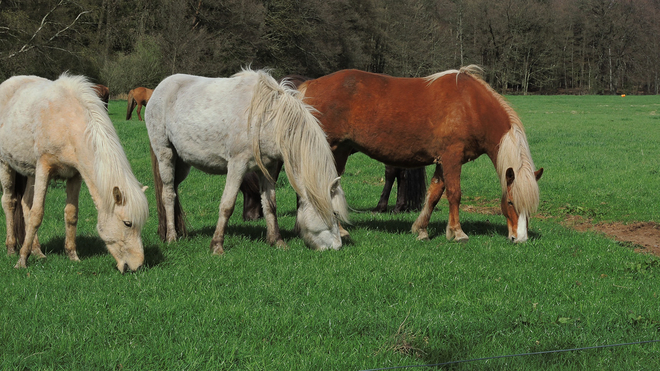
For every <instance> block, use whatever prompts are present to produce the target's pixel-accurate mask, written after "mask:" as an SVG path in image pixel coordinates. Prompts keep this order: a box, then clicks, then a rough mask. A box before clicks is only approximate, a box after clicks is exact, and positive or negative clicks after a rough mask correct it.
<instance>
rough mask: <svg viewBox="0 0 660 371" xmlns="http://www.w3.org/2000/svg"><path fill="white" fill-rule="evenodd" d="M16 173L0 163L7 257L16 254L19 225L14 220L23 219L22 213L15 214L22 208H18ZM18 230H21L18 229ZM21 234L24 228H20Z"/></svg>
mask: <svg viewBox="0 0 660 371" xmlns="http://www.w3.org/2000/svg"><path fill="white" fill-rule="evenodd" d="M16 177H17V173H16V171H14V170H13V169H12V168H10V167H9V165H7V164H6V163H4V162H2V163H0V182H1V183H2V209H3V211H4V212H5V222H6V224H7V236H6V238H5V245H6V246H7V255H13V254H15V253H16V243H17V232H18V231H17V230H16V227H17V226H16V224H20V223H19V222H18V220H16V218H20V219H22V218H23V215H22V213H17V212H16V211H17V210H21V211H22V208H21V207H20V206H18V203H19V201H18V195H17V193H19V191H18V189H17V185H16ZM19 229H21V228H20V227H19ZM22 230H23V232H24V231H25V227H23V228H22Z"/></svg>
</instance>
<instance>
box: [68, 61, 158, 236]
mask: <svg viewBox="0 0 660 371" xmlns="http://www.w3.org/2000/svg"><path fill="white" fill-rule="evenodd" d="M56 83H57V84H59V85H61V86H62V87H63V88H66V89H69V90H70V92H71V93H72V94H73V95H74V96H76V97H77V98H78V100H79V101H80V103H81V104H82V105H83V106H84V107H86V108H87V114H88V115H89V117H88V118H87V128H86V129H85V134H86V136H87V139H88V140H89V142H90V143H91V144H92V146H93V149H94V154H95V156H94V172H95V177H96V179H95V185H96V187H97V188H98V191H99V194H100V196H101V199H102V203H103V205H100V206H102V207H103V209H104V210H110V209H111V208H112V206H113V203H114V202H115V201H114V198H113V195H112V190H113V188H114V187H119V189H120V190H121V192H122V193H123V195H124V197H125V200H126V205H125V207H126V213H127V215H128V216H129V217H130V218H131V220H132V222H133V224H134V225H135V226H136V227H138V228H141V227H142V226H144V224H145V223H146V221H147V217H148V214H149V207H148V204H147V198H146V196H145V195H144V192H143V191H142V187H141V184H140V183H139V182H138V180H137V179H136V178H135V175H133V172H132V171H131V165H130V164H129V162H128V159H127V158H126V154H125V153H124V149H123V148H122V146H121V143H120V141H119V137H118V136H117V133H116V131H115V128H114V126H113V125H112V121H110V118H109V117H108V114H107V113H106V109H105V106H104V104H103V102H102V101H101V99H100V98H99V97H98V96H97V95H96V92H95V91H94V89H93V85H92V84H91V83H90V82H89V81H88V80H87V79H86V78H85V77H84V76H70V75H68V74H66V73H65V74H63V75H61V76H60V78H59V79H58V80H56Z"/></svg>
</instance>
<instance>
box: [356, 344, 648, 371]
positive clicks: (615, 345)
mask: <svg viewBox="0 0 660 371" xmlns="http://www.w3.org/2000/svg"><path fill="white" fill-rule="evenodd" d="M657 342H660V340H645V341H635V342H632V343H620V344H609V345H597V346H592V347H583V348H571V349H557V350H545V351H541V352H531V353H518V354H507V355H502V356H492V357H483V358H473V359H464V360H460V361H451V362H443V363H433V364H425V365H410V366H393V367H383V368H371V369H365V370H361V371H382V370H396V369H404V368H419V367H440V366H448V365H454V364H458V363H468V362H476V361H487V360H491V359H500V358H511V357H522V356H535V355H539V354H550V353H565V352H575V351H578V350H591V349H603V348H613V347H623V346H631V345H641V344H649V343H657Z"/></svg>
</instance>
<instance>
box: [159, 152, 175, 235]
mask: <svg viewBox="0 0 660 371" xmlns="http://www.w3.org/2000/svg"><path fill="white" fill-rule="evenodd" d="M156 150H157V151H158V154H159V156H158V168H159V170H160V177H161V179H162V181H163V194H162V196H161V198H162V201H163V207H164V208H165V219H166V220H167V237H166V240H167V242H174V241H176V238H177V235H176V227H175V225H174V223H175V221H174V201H175V199H176V192H174V172H175V163H176V161H175V158H174V157H175V154H174V151H173V150H172V149H171V148H167V147H160V148H158V149H157V148H154V151H156Z"/></svg>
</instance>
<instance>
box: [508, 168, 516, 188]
mask: <svg viewBox="0 0 660 371" xmlns="http://www.w3.org/2000/svg"><path fill="white" fill-rule="evenodd" d="M514 180H516V174H514V172H513V168H512V167H510V168H508V169H506V186H507V187H511V184H513V181H514Z"/></svg>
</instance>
